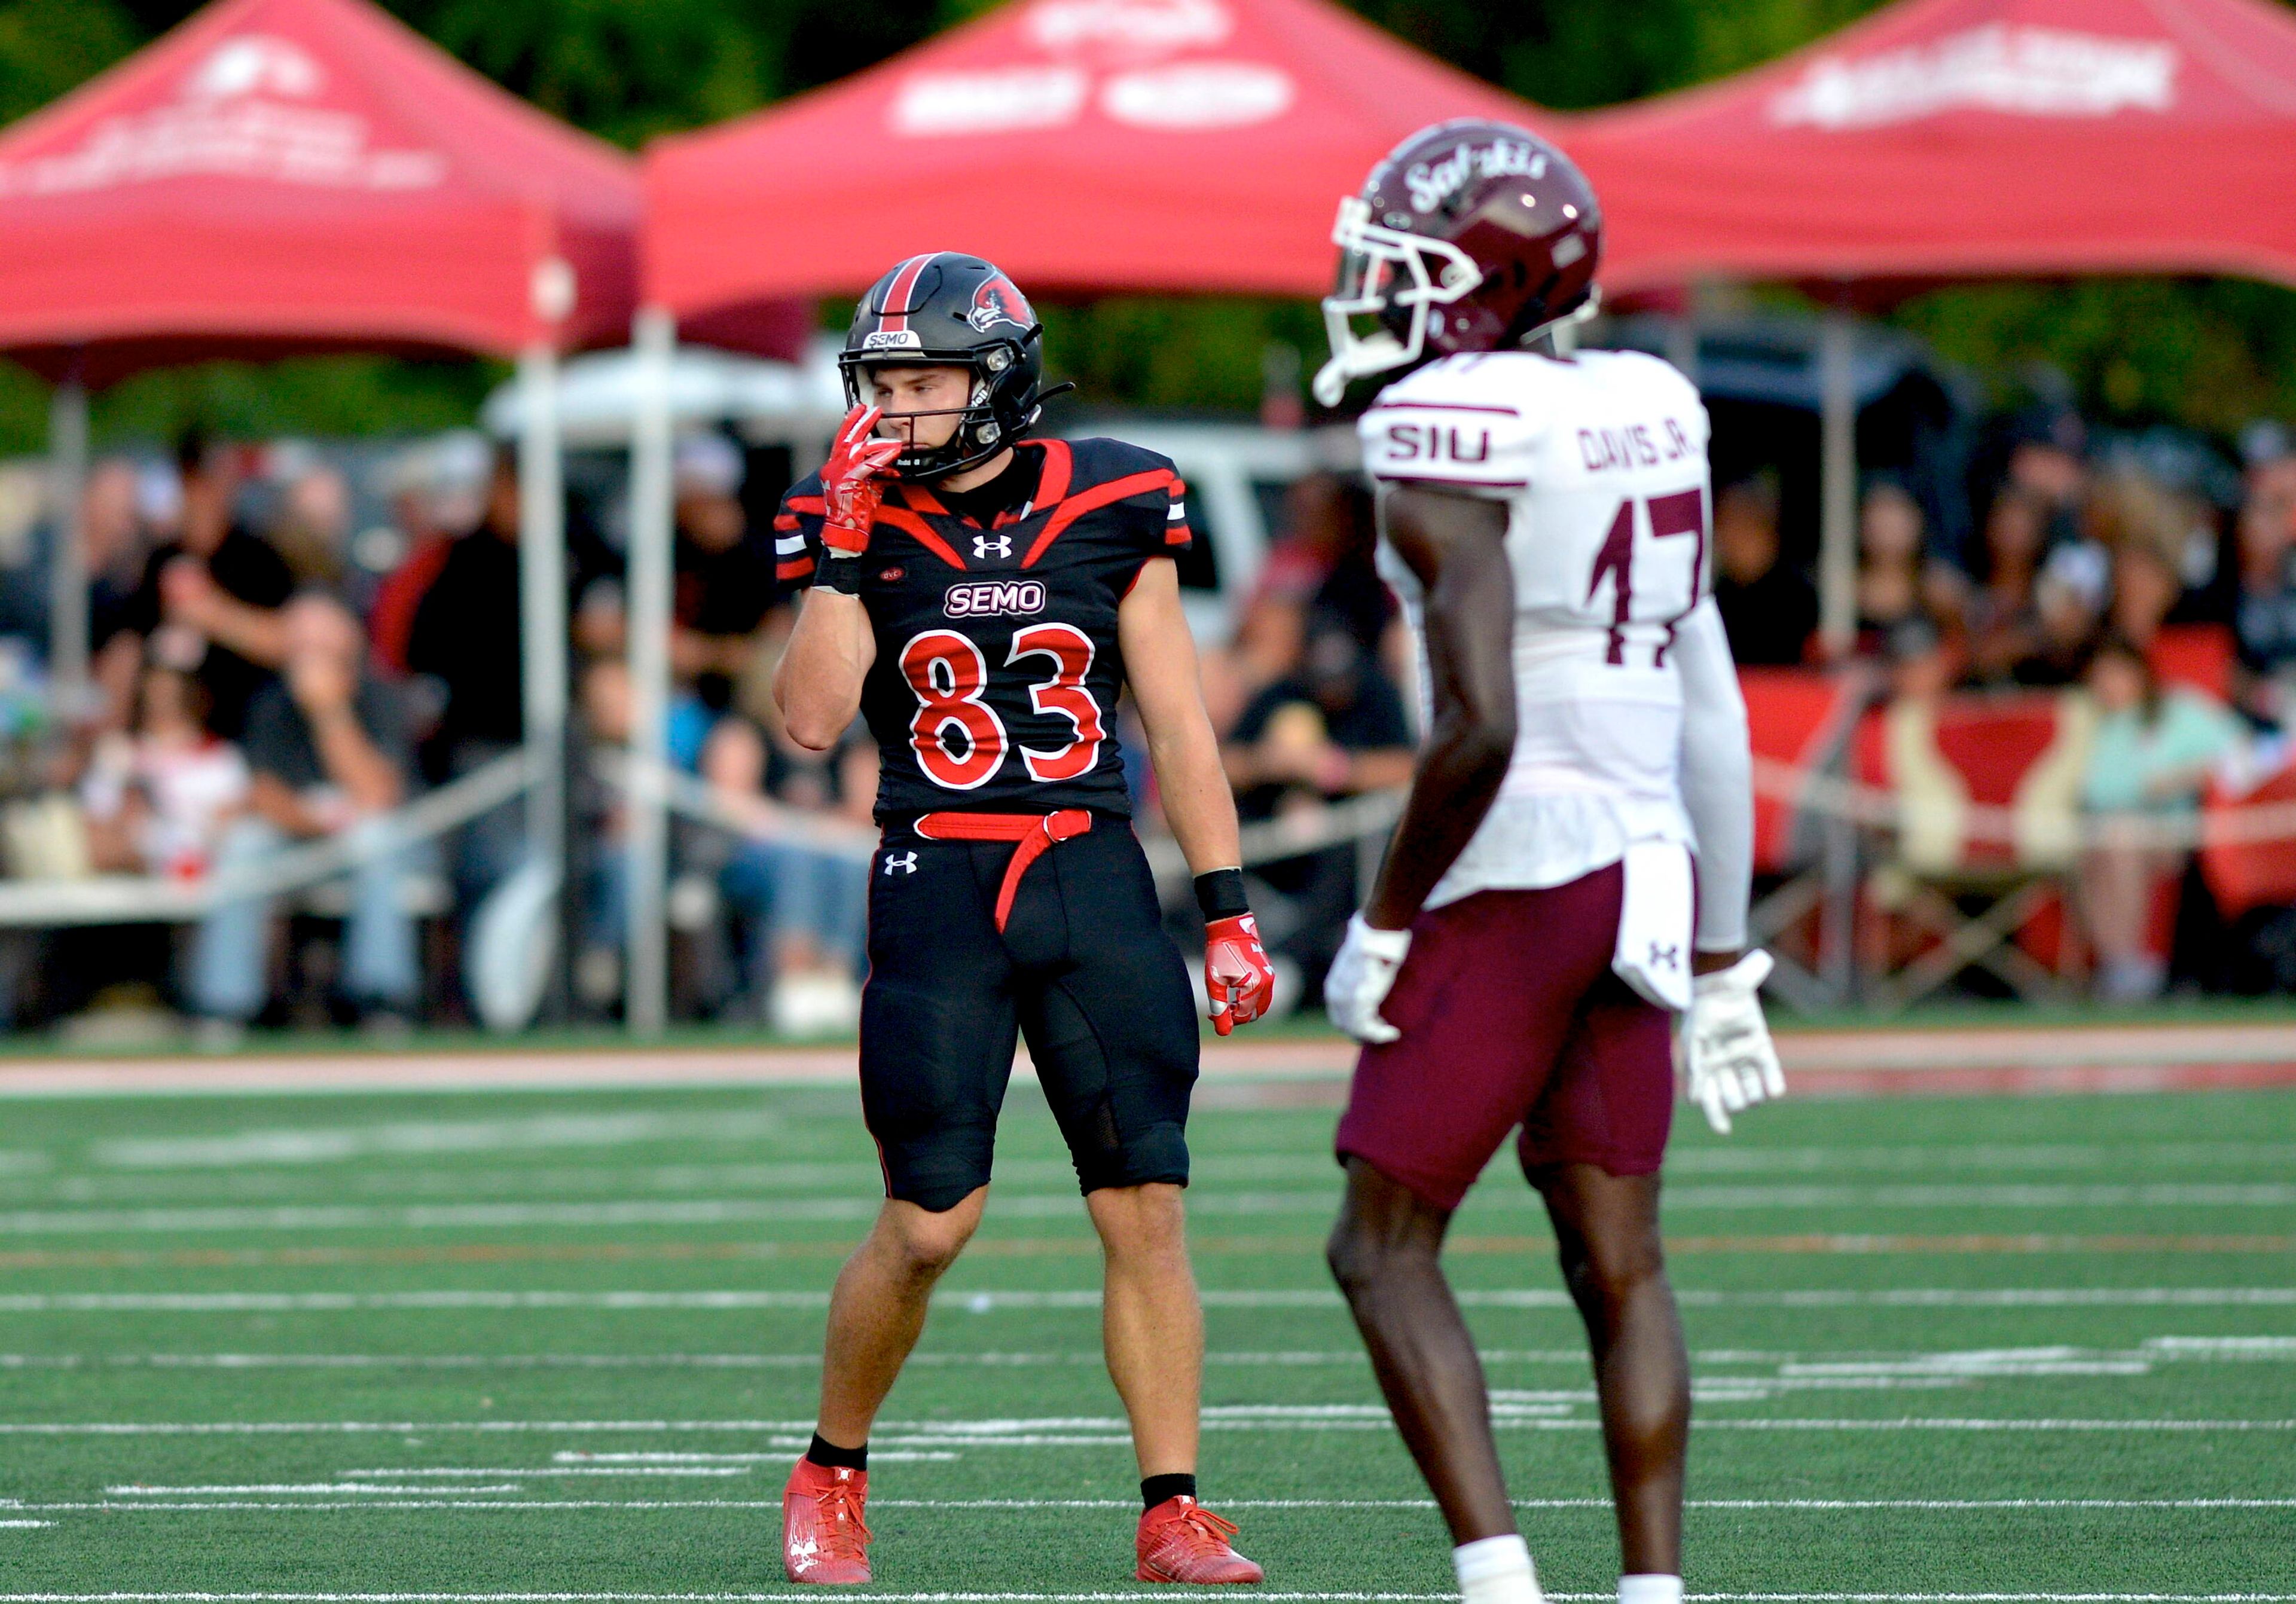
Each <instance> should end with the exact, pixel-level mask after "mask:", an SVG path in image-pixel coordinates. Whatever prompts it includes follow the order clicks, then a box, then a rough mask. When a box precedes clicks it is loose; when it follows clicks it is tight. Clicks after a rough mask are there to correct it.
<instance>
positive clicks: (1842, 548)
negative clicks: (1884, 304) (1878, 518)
mask: <svg viewBox="0 0 2296 1604" xmlns="http://www.w3.org/2000/svg"><path fill="white" fill-rule="evenodd" d="M1856 340H1857V332H1856V330H1855V327H1854V325H1853V324H1852V323H1851V322H1850V318H1849V313H1848V312H1847V311H1846V310H1844V309H1843V308H1841V307H1828V308H1827V309H1826V312H1825V319H1824V321H1823V322H1821V323H1819V325H1818V348H1817V350H1818V356H1817V363H1818V390H1819V421H1818V442H1819V444H1818V461H1819V471H1818V526H1817V527H1818V542H1817V597H1818V608H1817V618H1818V623H1817V632H1818V639H1819V642H1820V643H1821V644H1822V645H1823V646H1824V648H1825V655H1826V656H1827V657H1828V658H1829V659H1838V658H1841V657H1842V656H1845V655H1846V654H1847V653H1848V652H1849V649H1850V647H1851V645H1852V644H1853V643H1854V642H1855V641H1856V637H1857V381H1856V377H1855V375H1854V373H1853V372H1852V371H1851V362H1852V359H1853V357H1854V356H1855V355H1856Z"/></svg>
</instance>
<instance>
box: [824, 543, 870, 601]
mask: <svg viewBox="0 0 2296 1604" xmlns="http://www.w3.org/2000/svg"><path fill="white" fill-rule="evenodd" d="M813 588H814V589H816V590H833V591H835V592H836V593H838V594H839V595H840V596H857V595H859V594H860V593H861V559H860V558H858V557H832V556H831V555H829V553H828V552H826V551H824V552H822V554H821V557H820V560H819V561H817V562H816V564H815V566H814V570H813Z"/></svg>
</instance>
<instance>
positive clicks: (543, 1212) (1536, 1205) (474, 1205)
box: [0, 1182, 2296, 1237]
mask: <svg viewBox="0 0 2296 1604" xmlns="http://www.w3.org/2000/svg"><path fill="white" fill-rule="evenodd" d="M1334 1195H1335V1194H1334V1191H1333V1189H1332V1188H1329V1187H1316V1188H1312V1189H1303V1190H1296V1191H1251V1192H1225V1193H1223V1192H1211V1193H1208V1194H1204V1195H1200V1196H1198V1197H1196V1198H1194V1199H1192V1200H1191V1201H1190V1203H1189V1206H1188V1211H1189V1213H1190V1214H1191V1215H1194V1216H1196V1217H1198V1218H1229V1217H1250V1218H1267V1217H1273V1216H1280V1215H1328V1214H1329V1213H1330V1212H1331V1211H1332V1207H1333V1198H1334ZM2292 1204H2296V1183H2284V1182H2224V1183H2144V1184H2135V1185H2090V1186H2061V1185H1997V1186H1965V1185H1934V1186H1792V1185H1778V1186H1696V1185H1693V1186H1677V1187H1673V1188H1670V1189H1669V1191H1668V1192H1667V1208H1668V1210H1669V1213H1671V1214H1681V1213H1683V1212H1685V1211H1697V1210H1715V1211H1725V1212H1743V1211H1749V1210H1784V1209H1796V1210H1799V1209H1827V1210H1841V1209H1853V1208H1874V1209H1907V1208H2005V1209H2016V1210H2029V1209H2122V1208H2144V1209H2151V1208H2286V1207H2289V1206H2291V1205H2292ZM881 1207H882V1200H881V1199H877V1198H873V1197H868V1196H862V1195H857V1196H853V1197H842V1198H820V1197H813V1198H621V1199H611V1200H608V1201H601V1202H553V1203H518V1202H501V1201H480V1202H473V1201H459V1202H444V1203H420V1204H405V1205H394V1206H382V1205H373V1204H326V1205H276V1206H243V1205H242V1206H234V1205H224V1206H217V1207H195V1208H184V1207H176V1208H47V1209H13V1210H9V1211H6V1212H0V1235H5V1236H34V1237H37V1236H78V1235H111V1236H118V1235H138V1234H141V1235H154V1234H157V1235H199V1234H206V1233H211V1232H266V1231H277V1232H312V1231H453V1230H517V1229H527V1228H536V1227H545V1226H546V1227H553V1228H567V1227H586V1226H634V1225H726V1224H772V1223H824V1222H828V1223H838V1222H858V1221H864V1220H873V1219H874V1218H875V1217H876V1216H877V1213H878V1211H879V1209H880V1208H881ZM1475 1207H1476V1209H1477V1210H1479V1211H1480V1212H1482V1213H1493V1212H1531V1211H1538V1210H1542V1209H1543V1207H1544V1206H1543V1205H1542V1204H1541V1203H1540V1202H1539V1200H1538V1198H1537V1196H1536V1195H1534V1194H1532V1193H1529V1192H1515V1191H1492V1192H1488V1193H1486V1194H1484V1195H1482V1196H1480V1197H1479V1198H1478V1199H1476V1200H1475ZM992 1211H993V1212H994V1214H995V1215H996V1216H997V1217H999V1218H1002V1219H1007V1220H1011V1219H1067V1218H1070V1217H1071V1216H1073V1217H1075V1218H1078V1219H1082V1218H1083V1217H1084V1205H1083V1203H1082V1202H1081V1200H1080V1199H1078V1198H1077V1197H1076V1196H1075V1195H1074V1194H1073V1193H1068V1192H1061V1193H1037V1194H1027V1193H1023V1194H1021V1195H1019V1196H1013V1195H1010V1194H1007V1195H1004V1196H1000V1197H999V1198H998V1199H996V1202H995V1204H994V1205H993V1206H992Z"/></svg>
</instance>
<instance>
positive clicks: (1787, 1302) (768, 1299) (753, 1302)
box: [0, 1287, 2296, 1314]
mask: <svg viewBox="0 0 2296 1604" xmlns="http://www.w3.org/2000/svg"><path fill="white" fill-rule="evenodd" d="M1457 1297H1458V1300H1459V1302H1460V1303H1461V1304H1463V1305H1466V1306H1468V1307H1470V1308H1510V1309H1517V1308H1528V1309H1550V1308H1551V1309H1567V1308H1570V1306H1571V1305H1570V1297H1569V1295H1568V1294H1566V1293H1564V1292H1562V1291H1560V1290H1548V1289H1503V1288H1502V1289H1493V1288H1472V1287H1471V1288H1465V1289H1461V1290H1460V1291H1459V1293H1458V1294H1457ZM1675 1300H1676V1301H1677V1303H1679V1304H1681V1305H1684V1306H1685V1307H1687V1308H1734V1309H1762V1308H1784V1309H1831V1308H1964V1309H1983V1308H2004V1309H2027V1308H2031V1309H2046V1308H2153V1307H2169V1308H2247V1307H2258V1308H2273V1307H2296V1287H1939V1288H1918V1287H1911V1288H1877V1289H1832V1288H1813V1289H1793V1290H1783V1291H1746V1292H1724V1291H1711V1290H1707V1289H1700V1288H1695V1287H1691V1288H1677V1289H1676V1290H1675ZM933 1301H934V1303H935V1304H936V1305H942V1306H946V1307H950V1308H956V1309H962V1310H964V1311H965V1312H966V1313H976V1314H986V1313H994V1312H998V1311H1006V1310H1037V1309H1097V1308H1098V1307H1099V1306H1100V1293H1099V1292H1098V1291H1097V1290H1096V1289H1079V1290H1074V1291H1057V1292H1046V1291H1035V1290H1021V1289H995V1290H991V1289H978V1290H966V1289H947V1290H945V1291H941V1292H939V1293H936V1294H935V1295H934V1299H933ZM1203 1302H1204V1305H1205V1306H1206V1307H1208V1308H1224V1309H1288V1308H1300V1309H1323V1308H1330V1309H1336V1308H1338V1307H1340V1296H1339V1294H1338V1293H1337V1292H1335V1291H1333V1290H1330V1289H1325V1288H1299V1289H1259V1290H1242V1289H1226V1290H1224V1289H1217V1288H1215V1289H1208V1290H1206V1291H1205V1292H1204V1293H1203ZM828 1306H829V1294H828V1293H827V1292H825V1291H820V1292H815V1291H787V1292H783V1291H757V1290H749V1289H742V1290H709V1291H679V1292H660V1291H637V1290H628V1291H607V1292H573V1291H528V1292H505V1291H468V1290H463V1289H439V1290H435V1291H406V1292H12V1293H0V1314H46V1313H71V1314H142V1313H156V1314H200V1313H210V1314H213V1313H332V1312H337V1311H353V1310H366V1309H387V1310H399V1311H420V1310H452V1311H467V1310H472V1309H500V1310H526V1309H553V1310H555V1309H606V1310H632V1311H639V1310H659V1309H691V1310H724V1311H742V1312H747V1311H752V1310H758V1309H808V1310H810V1309H824V1308H826V1307H828Z"/></svg>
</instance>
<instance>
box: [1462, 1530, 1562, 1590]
mask: <svg viewBox="0 0 2296 1604" xmlns="http://www.w3.org/2000/svg"><path fill="white" fill-rule="evenodd" d="M1451 1563H1452V1565H1453V1566H1454V1567H1456V1568H1457V1570H1458V1573H1459V1592H1460V1594H1461V1595H1462V1596H1463V1597H1464V1599H1465V1600H1466V1604H1545V1600H1543V1599H1542V1598H1541V1596H1540V1594H1539V1591H1538V1572H1537V1571H1535V1570H1533V1569H1532V1568H1531V1564H1530V1545H1529V1543H1525V1542H1524V1541H1523V1540H1522V1538H1521V1535H1519V1534H1515V1533H1512V1532H1511V1533H1509V1534H1507V1535H1505V1536H1504V1537H1484V1538H1481V1539H1479V1540H1478V1541H1476V1542H1473V1543H1461V1544H1460V1545H1459V1546H1458V1547H1457V1548H1455V1549H1453V1550H1452V1551H1451Z"/></svg>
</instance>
